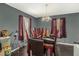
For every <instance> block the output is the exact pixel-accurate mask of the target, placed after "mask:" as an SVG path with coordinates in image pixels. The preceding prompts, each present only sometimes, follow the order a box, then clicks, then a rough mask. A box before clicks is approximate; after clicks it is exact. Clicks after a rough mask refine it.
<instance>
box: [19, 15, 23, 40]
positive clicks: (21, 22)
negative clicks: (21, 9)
mask: <svg viewBox="0 0 79 59" xmlns="http://www.w3.org/2000/svg"><path fill="white" fill-rule="evenodd" d="M18 26H19V29H18V30H19V37H18V38H19V40H23V39H24V35H23V16H22V15H19V25H18Z"/></svg>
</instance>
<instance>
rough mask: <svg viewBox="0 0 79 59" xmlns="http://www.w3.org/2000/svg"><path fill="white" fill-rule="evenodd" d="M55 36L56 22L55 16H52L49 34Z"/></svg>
mask: <svg viewBox="0 0 79 59" xmlns="http://www.w3.org/2000/svg"><path fill="white" fill-rule="evenodd" d="M52 34H53V35H54V36H57V24H56V18H53V19H52V21H51V35H52Z"/></svg>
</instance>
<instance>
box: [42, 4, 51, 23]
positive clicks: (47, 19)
mask: <svg viewBox="0 0 79 59" xmlns="http://www.w3.org/2000/svg"><path fill="white" fill-rule="evenodd" d="M47 7H48V4H45V9H46V10H45V12H46V13H45V15H44V16H43V17H42V21H47V22H48V21H50V20H51V17H50V16H48V14H47V13H48V12H47V9H48V8H47Z"/></svg>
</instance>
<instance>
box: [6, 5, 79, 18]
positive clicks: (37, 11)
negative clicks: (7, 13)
mask: <svg viewBox="0 0 79 59" xmlns="http://www.w3.org/2000/svg"><path fill="white" fill-rule="evenodd" d="M7 4H8V5H10V6H12V7H14V8H16V9H18V10H21V11H23V12H25V13H27V14H30V15H32V16H34V17H41V16H44V15H45V4H44V3H7ZM76 12H79V4H77V3H51V4H48V7H47V14H48V15H49V16H51V15H59V14H67V13H76Z"/></svg>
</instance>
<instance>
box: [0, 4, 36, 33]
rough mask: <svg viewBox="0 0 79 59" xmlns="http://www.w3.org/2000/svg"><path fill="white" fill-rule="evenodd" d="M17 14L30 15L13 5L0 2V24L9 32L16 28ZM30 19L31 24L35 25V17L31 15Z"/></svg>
mask: <svg viewBox="0 0 79 59" xmlns="http://www.w3.org/2000/svg"><path fill="white" fill-rule="evenodd" d="M19 15H23V16H25V17H30V15H28V14H25V13H23V12H21V11H19V10H17V9H15V8H13V7H10V6H8V5H6V4H0V26H2V27H4V28H6V29H8V30H9V31H10V32H14V31H16V30H18V16H19ZM32 20H33V21H32V22H33V23H32V26H35V27H36V24H35V23H36V21H35V20H36V18H34V17H32Z"/></svg>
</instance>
